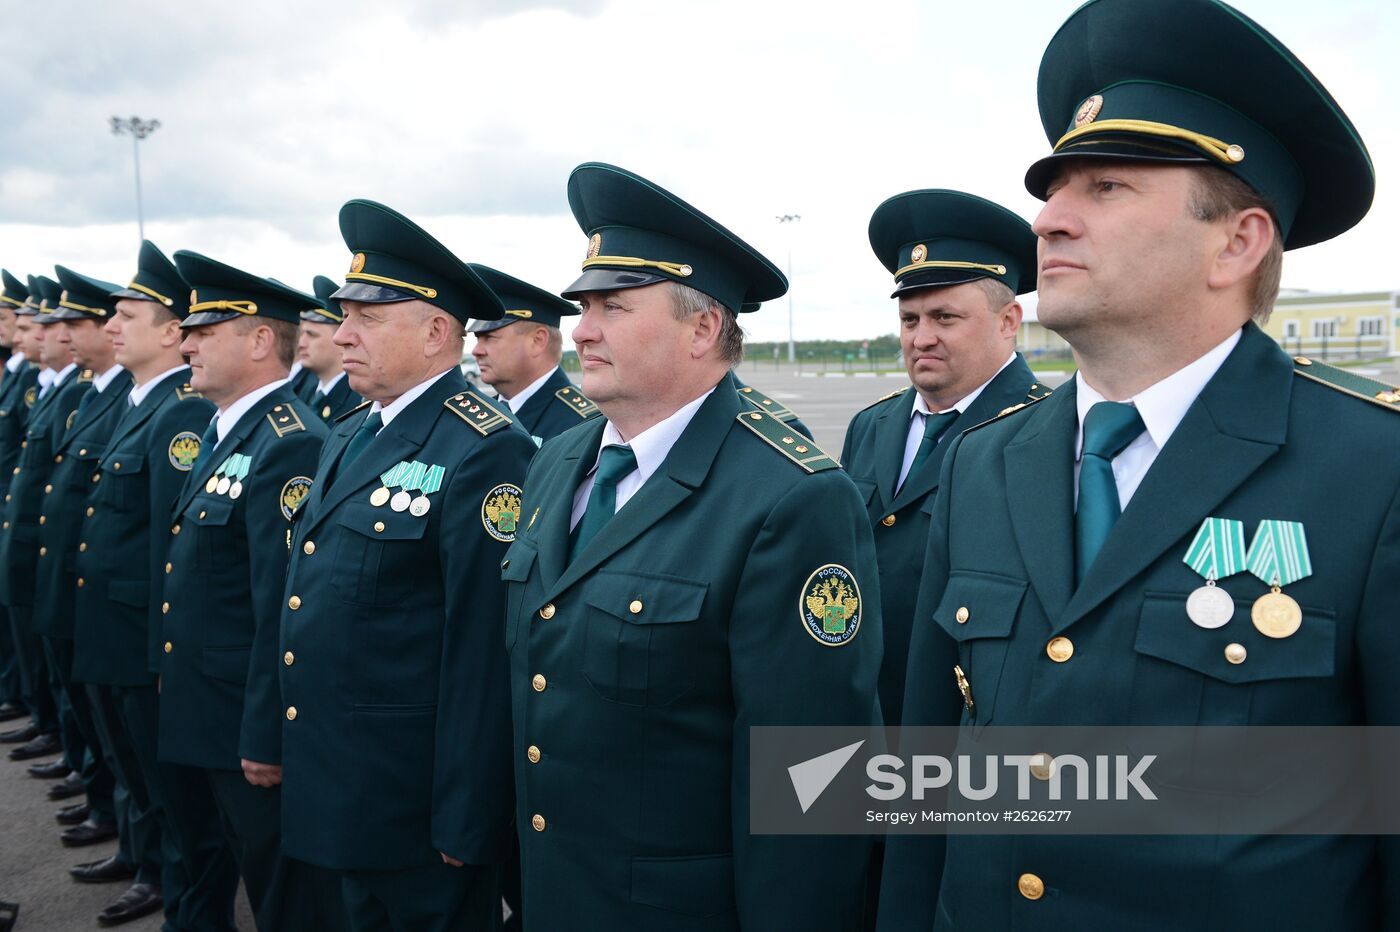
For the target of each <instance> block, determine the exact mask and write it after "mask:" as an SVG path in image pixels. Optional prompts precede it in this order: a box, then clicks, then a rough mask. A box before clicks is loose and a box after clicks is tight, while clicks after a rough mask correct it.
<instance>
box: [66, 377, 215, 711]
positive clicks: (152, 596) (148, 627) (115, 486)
mask: <svg viewBox="0 0 1400 932" xmlns="http://www.w3.org/2000/svg"><path fill="white" fill-rule="evenodd" d="M189 377H190V370H189V369H181V370H179V371H177V372H174V373H172V374H171V375H169V376H167V377H166V378H165V379H163V380H162V381H161V382H160V384H158V385H156V386H155V387H153V388H152V389H151V391H150V393H149V394H147V395H146V396H145V397H144V398H142V399H141V403H140V404H139V405H137V406H135V407H131V406H130V405H129V404H126V397H125V394H124V395H123V398H122V403H123V405H125V407H124V410H123V411H122V415H121V419H120V420H119V421H118V422H117V424H116V426H115V427H114V428H113V431H112V436H111V437H110V439H109V440H108V441H107V448H106V451H105V453H104V455H103V456H102V458H101V461H100V462H99V463H98V464H97V467H96V468H95V469H94V470H93V473H92V475H100V476H101V479H99V480H98V481H97V483H96V484H95V485H94V486H93V491H92V496H91V498H89V500H88V503H87V508H86V509H84V512H83V514H84V517H83V527H82V539H83V541H84V542H85V543H86V544H87V549H85V550H83V551H82V552H80V553H79V554H78V563H77V569H78V575H79V576H80V577H82V579H83V583H84V584H83V587H82V588H81V589H79V590H77V593H76V607H77V623H76V628H75V630H76V637H75V640H76V648H77V653H76V656H75V657H74V661H73V671H74V678H75V679H77V680H79V681H80V682H86V683H97V684H100V685H104V686H149V685H151V684H152V683H153V682H154V681H155V675H156V673H157V672H158V671H159V669H160V666H159V659H158V658H159V657H160V655H161V651H160V650H159V646H160V644H161V643H163V642H162V640H161V638H160V633H161V614H160V604H161V601H162V598H161V593H162V592H163V590H164V588H165V570H164V566H165V562H166V560H165V552H166V547H167V545H168V543H169V541H170V533H169V532H170V509H171V507H172V506H173V505H174V504H175V497H176V496H177V495H178V494H179V492H180V488H181V486H183V485H184V481H185V477H186V476H187V475H188V474H189V472H190V470H191V468H193V465H194V456H195V455H197V454H198V452H199V438H200V436H201V435H202V434H203V433H204V430H205V428H206V427H208V426H209V419H210V418H212V417H213V416H214V406H213V405H212V404H210V403H209V402H208V401H206V400H205V399H204V397H203V396H202V395H200V394H199V393H198V392H196V391H194V390H192V389H191V388H190V386H189ZM211 601H213V600H212V599H211Z"/></svg>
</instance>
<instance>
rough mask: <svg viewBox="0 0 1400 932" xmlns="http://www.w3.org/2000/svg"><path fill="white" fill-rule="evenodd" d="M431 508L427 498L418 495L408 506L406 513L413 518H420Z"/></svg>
mask: <svg viewBox="0 0 1400 932" xmlns="http://www.w3.org/2000/svg"><path fill="white" fill-rule="evenodd" d="M431 507H433V506H432V503H431V502H429V501H428V496H426V495H420V496H418V497H417V498H415V499H414V500H413V503H412V504H410V505H409V506H408V513H409V514H411V515H413V517H415V518H421V517H423V516H424V515H425V514H427V513H428V509H429V508H431Z"/></svg>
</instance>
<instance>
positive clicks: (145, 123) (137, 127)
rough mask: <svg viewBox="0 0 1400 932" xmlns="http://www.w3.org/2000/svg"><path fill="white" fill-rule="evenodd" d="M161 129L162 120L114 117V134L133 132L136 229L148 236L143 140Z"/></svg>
mask: <svg viewBox="0 0 1400 932" xmlns="http://www.w3.org/2000/svg"><path fill="white" fill-rule="evenodd" d="M158 129H160V120H143V119H141V118H140V117H138V116H134V117H129V118H127V119H125V120H124V119H122V118H121V117H112V135H113V136H122V135H125V134H128V133H129V134H131V155H132V158H133V159H134V160H135V165H136V229H137V230H138V231H140V234H141V239H143V240H144V239H145V238H146V219H145V217H144V216H142V213H141V140H143V139H145V138H146V137H147V136H149V135H151V133H154V132H155V131H156V130H158Z"/></svg>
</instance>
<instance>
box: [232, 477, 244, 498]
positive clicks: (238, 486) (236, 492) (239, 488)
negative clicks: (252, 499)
mask: <svg viewBox="0 0 1400 932" xmlns="http://www.w3.org/2000/svg"><path fill="white" fill-rule="evenodd" d="M242 494H243V483H242V482H238V481H235V482H234V483H233V485H231V486H229V487H228V497H229V498H235V499H236V498H238V496H240V495H242Z"/></svg>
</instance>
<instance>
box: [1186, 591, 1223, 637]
mask: <svg viewBox="0 0 1400 932" xmlns="http://www.w3.org/2000/svg"><path fill="white" fill-rule="evenodd" d="M1234 614H1235V600H1234V599H1232V598H1230V593H1228V592H1226V591H1225V590H1224V589H1221V588H1220V587H1219V586H1217V585H1216V584H1215V581H1214V580H1209V581H1207V582H1206V584H1205V585H1204V586H1202V587H1201V588H1199V589H1197V590H1196V591H1195V592H1193V593H1191V594H1190V595H1189V596H1187V598H1186V617H1187V618H1190V619H1191V621H1192V623H1194V624H1195V625H1196V626H1197V627H1200V628H1221V627H1224V626H1225V624H1226V623H1228V622H1229V620H1230V619H1231V618H1233V617H1234Z"/></svg>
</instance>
